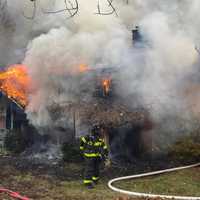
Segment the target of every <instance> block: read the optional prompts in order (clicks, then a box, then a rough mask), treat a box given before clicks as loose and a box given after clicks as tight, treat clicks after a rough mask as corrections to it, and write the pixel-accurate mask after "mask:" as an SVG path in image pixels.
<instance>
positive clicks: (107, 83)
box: [102, 78, 111, 95]
mask: <svg viewBox="0 0 200 200" xmlns="http://www.w3.org/2000/svg"><path fill="white" fill-rule="evenodd" d="M110 86H111V79H110V78H103V79H102V87H103V93H104V95H108V93H109V91H110Z"/></svg>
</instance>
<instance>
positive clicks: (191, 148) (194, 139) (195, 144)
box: [169, 132, 200, 161]
mask: <svg viewBox="0 0 200 200" xmlns="http://www.w3.org/2000/svg"><path fill="white" fill-rule="evenodd" d="M169 154H170V156H172V157H173V158H175V159H178V160H179V161H199V160H200V134H199V132H195V133H192V134H191V135H190V136H186V137H183V138H181V139H180V140H178V141H177V142H176V143H175V144H174V145H173V146H172V148H171V150H170V153H169Z"/></svg>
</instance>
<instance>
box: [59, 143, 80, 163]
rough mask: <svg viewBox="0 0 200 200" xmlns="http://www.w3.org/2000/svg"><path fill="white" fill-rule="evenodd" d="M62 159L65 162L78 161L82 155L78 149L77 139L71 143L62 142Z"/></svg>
mask: <svg viewBox="0 0 200 200" xmlns="http://www.w3.org/2000/svg"><path fill="white" fill-rule="evenodd" d="M61 150H62V153H63V160H64V161H66V162H80V161H82V156H81V153H80V149H79V141H75V142H73V143H68V142H66V143H64V144H63V145H62V148H61Z"/></svg>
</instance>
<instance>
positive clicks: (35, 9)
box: [23, 0, 37, 20]
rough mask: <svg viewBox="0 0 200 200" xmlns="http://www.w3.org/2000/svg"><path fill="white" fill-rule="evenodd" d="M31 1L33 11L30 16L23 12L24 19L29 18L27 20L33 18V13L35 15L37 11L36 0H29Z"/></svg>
mask: <svg viewBox="0 0 200 200" xmlns="http://www.w3.org/2000/svg"><path fill="white" fill-rule="evenodd" d="M30 1H32V2H33V13H32V15H31V16H26V15H25V14H24V12H23V16H24V17H25V18H26V19H29V20H33V19H34V18H35V15H36V11H37V0H30Z"/></svg>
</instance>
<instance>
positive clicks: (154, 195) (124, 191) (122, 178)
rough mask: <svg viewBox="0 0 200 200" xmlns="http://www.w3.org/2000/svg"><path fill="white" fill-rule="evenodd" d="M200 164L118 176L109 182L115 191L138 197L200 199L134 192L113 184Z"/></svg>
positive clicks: (197, 198)
mask: <svg viewBox="0 0 200 200" xmlns="http://www.w3.org/2000/svg"><path fill="white" fill-rule="evenodd" d="M198 166H200V163H197V164H193V165H188V166H184V167H177V168H171V169H165V170H160V171H154V172H149V173H143V174H137V175H131V176H123V177H118V178H114V179H112V180H110V181H109V182H108V187H109V188H110V189H111V190H113V191H115V192H119V193H123V194H126V195H131V196H136V197H143V198H164V199H174V200H200V197H192V196H171V195H159V194H149V193H140V192H132V191H128V190H123V189H120V188H117V187H115V186H113V185H112V184H113V183H114V182H117V181H121V180H127V179H136V178H143V177H147V176H153V175H158V174H164V173H169V172H174V171H178V170H183V169H188V168H193V167H198Z"/></svg>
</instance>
